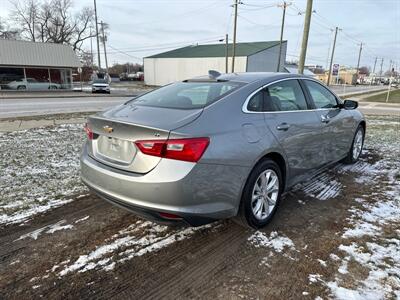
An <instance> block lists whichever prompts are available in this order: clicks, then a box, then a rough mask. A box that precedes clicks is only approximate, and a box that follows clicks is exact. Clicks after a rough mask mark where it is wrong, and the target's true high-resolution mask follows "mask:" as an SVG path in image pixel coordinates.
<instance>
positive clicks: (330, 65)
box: [326, 26, 339, 86]
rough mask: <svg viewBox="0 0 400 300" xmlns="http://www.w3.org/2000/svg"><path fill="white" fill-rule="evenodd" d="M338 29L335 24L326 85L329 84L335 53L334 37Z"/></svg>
mask: <svg viewBox="0 0 400 300" xmlns="http://www.w3.org/2000/svg"><path fill="white" fill-rule="evenodd" d="M338 30H339V28H338V27H337V26H336V28H335V37H334V38H333V46H332V53H331V61H330V63H329V73H328V81H327V83H326V85H327V86H329V84H330V81H331V74H332V64H333V56H334V55H335V47H336V37H337V33H338Z"/></svg>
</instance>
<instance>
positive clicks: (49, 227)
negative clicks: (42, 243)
mask: <svg viewBox="0 0 400 300" xmlns="http://www.w3.org/2000/svg"><path fill="white" fill-rule="evenodd" d="M65 223H66V221H65V220H61V221H59V222H57V223H55V224H51V225H46V226H44V227H42V228H39V229H36V230H34V231H31V232H28V233H26V234H23V235H21V236H20V237H19V238H18V239H16V240H14V242H16V241H20V240H23V239H26V238H31V239H34V240H37V238H38V237H39V236H40V235H41V234H42V233H43V232H45V233H50V234H51V233H54V232H56V231H59V230H66V229H71V228H73V227H74V226H73V225H70V224H67V225H62V224H65Z"/></svg>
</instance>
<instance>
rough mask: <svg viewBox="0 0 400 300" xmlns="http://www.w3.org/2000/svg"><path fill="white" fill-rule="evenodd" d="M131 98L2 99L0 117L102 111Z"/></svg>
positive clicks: (0, 100)
mask: <svg viewBox="0 0 400 300" xmlns="http://www.w3.org/2000/svg"><path fill="white" fill-rule="evenodd" d="M130 98H132V97H126V96H121V97H107V96H104V97H82V98H24V99H0V119H1V118H12V117H23V116H35V115H49V114H57V113H72V112H86V111H100V110H104V109H106V108H108V107H111V106H115V105H118V104H120V103H123V102H125V101H127V100H129V99H130Z"/></svg>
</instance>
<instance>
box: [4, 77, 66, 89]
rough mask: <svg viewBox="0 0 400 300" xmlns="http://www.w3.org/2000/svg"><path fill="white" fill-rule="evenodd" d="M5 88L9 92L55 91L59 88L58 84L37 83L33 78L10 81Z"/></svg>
mask: <svg viewBox="0 0 400 300" xmlns="http://www.w3.org/2000/svg"><path fill="white" fill-rule="evenodd" d="M7 88H8V89H10V90H30V91H32V90H57V89H60V88H61V85H60V84H57V83H52V82H47V81H37V80H36V79H34V78H27V79H26V80H25V79H20V80H15V81H11V82H9V83H8V84H7Z"/></svg>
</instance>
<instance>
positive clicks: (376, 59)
mask: <svg viewBox="0 0 400 300" xmlns="http://www.w3.org/2000/svg"><path fill="white" fill-rule="evenodd" d="M377 61H378V58H377V57H375V63H374V69H373V71H372V73H373V74H375V68H376V63H377Z"/></svg>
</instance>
